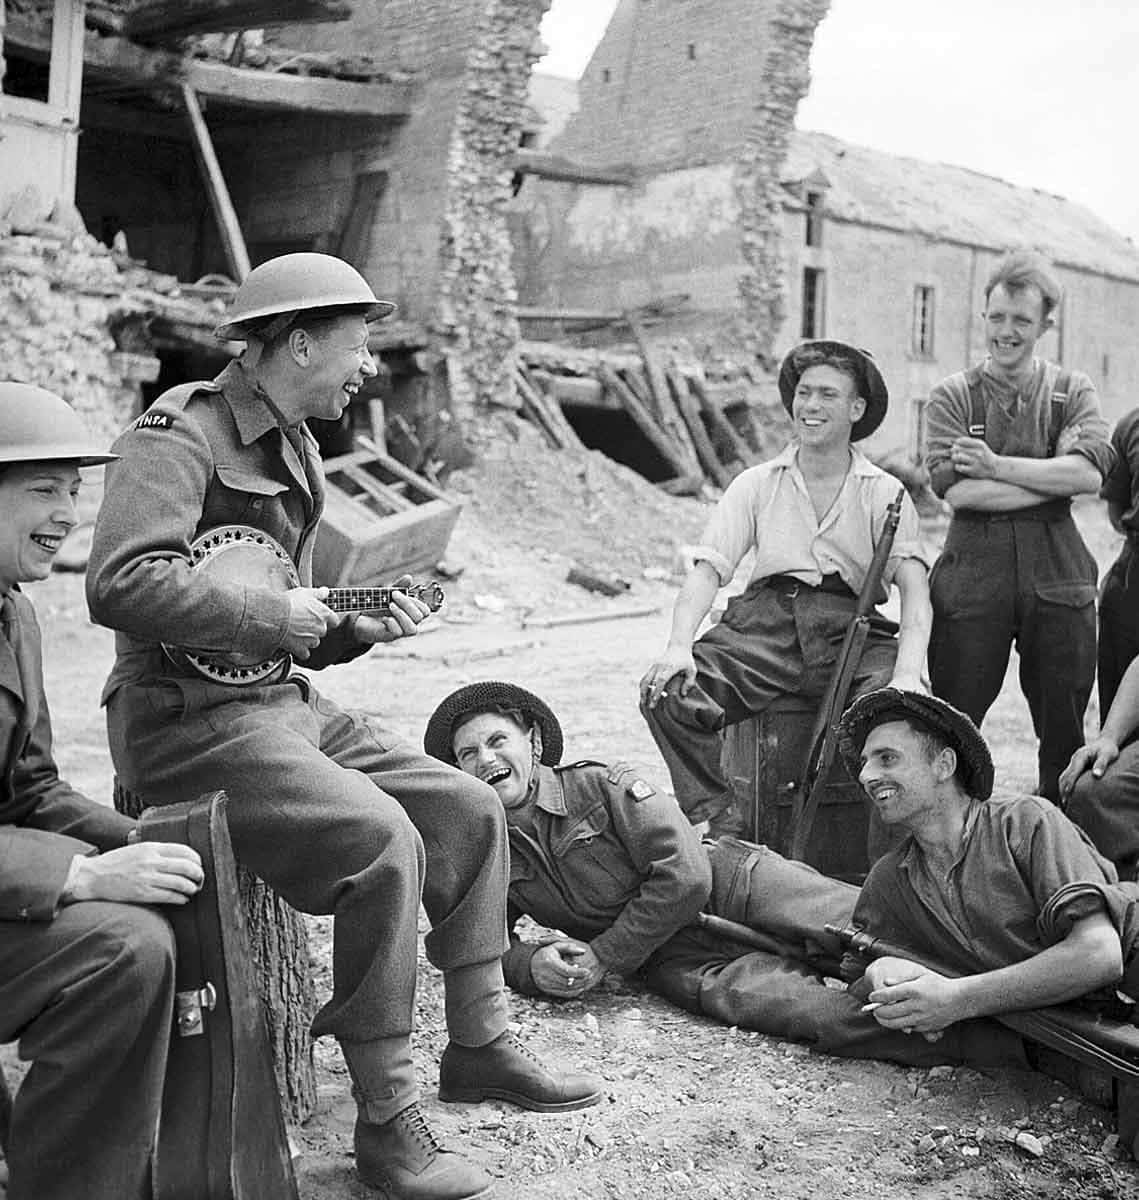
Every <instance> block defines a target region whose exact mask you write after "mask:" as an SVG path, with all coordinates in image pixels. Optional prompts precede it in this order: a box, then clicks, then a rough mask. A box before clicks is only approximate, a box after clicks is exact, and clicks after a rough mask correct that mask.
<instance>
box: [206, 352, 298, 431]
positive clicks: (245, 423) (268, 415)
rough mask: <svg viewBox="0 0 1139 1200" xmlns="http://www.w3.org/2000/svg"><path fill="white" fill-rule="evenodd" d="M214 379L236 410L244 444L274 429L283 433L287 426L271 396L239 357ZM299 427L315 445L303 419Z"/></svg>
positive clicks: (227, 400) (235, 417)
mask: <svg viewBox="0 0 1139 1200" xmlns="http://www.w3.org/2000/svg"><path fill="white" fill-rule="evenodd" d="M214 382H215V383H217V384H218V385H219V387H220V388H221V394H222V396H223V397H224V398H225V402H226V404H228V405H229V410H230V412H232V413H233V421H234V424H235V425H236V426H237V436H238V437H239V438H240V439H241V444H242V445H243V446H249V445H252V444H253V443H254V442H255V441H257V439H258V438H260V437H264V436H265V434H267V433H268V432H269V431H270V430H272V429H279V430H281V433H282V434H283V433H284V431H285V427H284V426H283V425H282V424H281V422H280V419H279V417H278V415H277V412H276V411H275V409H274V407H273V405H272V403H271V401H270V400H269V398H268V396H266V394H265V392H264V391H262V389H261V388H259V387H258V386H257V385H256V384H255V383H254V382H253V381H252V380H251V379H250V378H249V375H248V374H247V373H246V371H245V368H244V367H243V366H242V365H241V363H239V362H238V361H236V360H234V361H233V362H231V363H229V364H228V365H227V366H226V368H225V370H223V371H222V373H221V374H220V375H219V376H218V377H217V379H216V380H215V381H214ZM298 428H299V429H300V431H301V437H303V438H304V440H305V442H306V443H310V444H311V445H312V446H313V447H315V446H316V439H315V438H314V437H313V436H312V433H311V432H310V431H309V428H308V426H307V425H306V424H305V423H304V421H302V422H301V423H300V425H299V426H298Z"/></svg>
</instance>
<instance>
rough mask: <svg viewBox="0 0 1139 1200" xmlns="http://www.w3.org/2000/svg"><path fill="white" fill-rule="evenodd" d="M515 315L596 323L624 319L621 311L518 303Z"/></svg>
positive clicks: (611, 322) (602, 323) (521, 319)
mask: <svg viewBox="0 0 1139 1200" xmlns="http://www.w3.org/2000/svg"><path fill="white" fill-rule="evenodd" d="M515 316H517V318H518V319H519V320H520V321H575V322H576V321H581V322H586V323H588V324H596V325H613V324H616V322H618V321H623V320H624V319H625V318H624V315H623V314H622V313H619V312H603V311H601V310H599V309H597V310H595V309H592V308H533V307H527V306H526V305H520V306H519V307H518V309H517V310H516V311H515Z"/></svg>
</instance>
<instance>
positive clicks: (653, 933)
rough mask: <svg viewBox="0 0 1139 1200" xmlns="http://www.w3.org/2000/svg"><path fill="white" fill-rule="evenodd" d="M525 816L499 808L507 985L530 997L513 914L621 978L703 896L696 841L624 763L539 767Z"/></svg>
mask: <svg viewBox="0 0 1139 1200" xmlns="http://www.w3.org/2000/svg"><path fill="white" fill-rule="evenodd" d="M526 812H527V813H528V817H527V818H524V819H521V820H520V818H519V815H518V813H516V812H512V811H511V810H507V814H506V820H507V826H508V828H509V834H510V888H509V892H508V907H507V921H508V924H509V926H510V929H511V931H512V932H511V939H510V942H511V944H510V948H509V949H508V950H507V952H506V955H505V956H504V958H503V972H504V974H505V976H506V981H507V983H509V984H510V986H511V987H513V988H514V989H515V990H516V991H520V992H524V993H529V994H534V993H536V991H537V989H536V988H535V986H534V983H533V980H532V978H531V975H530V959H531V958H532V957H533V956H534V954H535V952H536V951H537V950H538V949H539V948H540V944H539V943H533V942H523V941H521V940H520V939H519V938H518V937H517V935H516V934H514V932H513V929H514V926H515V924H516V922H517V921H518V919H519V918H520V917H521V916H522V915H523V914H528V915H529V916H531V917H533V918H534V919H535V920H537V921H539V922H541V923H542V924H543V925H546V926H548V927H549V928H551V929H560V930H562V931H563V932H565V933H567V934H569V935H570V936H571V937H575V938H578V939H580V940H582V941H587V942H589V943H590V945H591V947H592V949H593V951H594V953H595V954H596V955H597V957H598V958H599V959H600V960H601V961H602V962H603V963H604V964H605V966H606V967H608V968H609V969H610V970H614V971H619V972H625V973H628V972H631V971H634V970H636V969H637V968H638V967H639V966H641V965H642V963H644V961H645V960H646V959H647V958H648V957H649V956H650V955H651V954H652V952H653V951H654V950H656V949H657V948H658V947H659V946H661V945H662V944H663V943H664V942H666V941H667V940H668V939H669V938H670V937H672V935H673V934H674V933H675V932H676V931H677V929H679V928H680V927H681V926H683V925H686V924H687V923H688V922H689V921H691V920H692V919H693V917H695V916H696V914H697V913H698V912H700V910H701V909H702V908H703V906H704V905H705V903H706V902H707V900H708V898H709V896H710V894H711V890H712V869H711V866H710V865H709V861H708V855H707V852H706V851H705V848H704V846H703V845H702V844H701V842H700V839H699V837H698V836H697V835H696V833H695V832H694V830H693V829H692V826H691V825H689V823H688V820H687V818H686V817H685V816H684V814H683V813H682V812H681V811H680V809H679V808H678V807H677V805H676V801H675V800H673V799H672V797H671V796H665V795H663V794H662V793H660V792H658V791H656V789H655V788H653V787H652V786H651V785H650V784H649V783H647V782H646V781H645V780H644V779H642V778H641V777H640V775H639V774H638V772H637V770H636V768H635V767H632V766H630V765H629V764H628V763H617V764H615V765H613V766H606V765H605V764H603V763H597V762H591V761H582V762H576V763H571V764H568V765H565V766H560V767H547V766H539V767H538V768H537V788H536V792H535V795H534V797H533V801H532V803H531V804H530V805H528V806H527V809H526Z"/></svg>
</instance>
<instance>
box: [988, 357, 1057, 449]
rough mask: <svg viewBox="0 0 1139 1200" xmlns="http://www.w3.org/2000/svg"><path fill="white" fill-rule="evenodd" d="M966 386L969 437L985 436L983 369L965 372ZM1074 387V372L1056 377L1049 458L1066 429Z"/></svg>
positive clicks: (1049, 425) (1053, 389)
mask: <svg viewBox="0 0 1139 1200" xmlns="http://www.w3.org/2000/svg"><path fill="white" fill-rule="evenodd" d="M965 386H966V387H967V388H968V389H969V436H970V437H976V438H983V437H984V436H985V398H984V395H983V393H982V391H981V368H980V367H979V366H976V367H970V368H969V370H968V371H966V372H965ZM1071 387H1072V372H1071V371H1069V370H1067V369H1064V370H1062V371H1061V372H1060V374H1059V375H1058V376H1057V377H1056V383H1055V385H1054V386H1053V388H1052V403H1051V405H1050V406H1049V409H1050V413H1049V420H1048V457H1049V458H1052V457H1053V456H1054V455H1055V453H1056V446H1057V445H1058V444H1059V441H1060V433H1061V431H1062V430H1063V428H1064V417H1065V415H1066V413H1067V411H1068V393H1069V391H1070V390H1071Z"/></svg>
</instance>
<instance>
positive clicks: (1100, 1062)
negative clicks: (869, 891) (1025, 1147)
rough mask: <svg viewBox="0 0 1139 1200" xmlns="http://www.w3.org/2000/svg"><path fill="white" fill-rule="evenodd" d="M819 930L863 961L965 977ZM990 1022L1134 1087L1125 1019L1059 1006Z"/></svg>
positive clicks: (1137, 1058)
mask: <svg viewBox="0 0 1139 1200" xmlns="http://www.w3.org/2000/svg"><path fill="white" fill-rule="evenodd" d="M825 929H826V931H827V933H829V934H833V935H834V936H835V937H837V938H838V939H839V941H840V942H841V943H842V945H843V947H844V949H846V950H848V951H852V952H853V953H855V954H858V955H861V956H862V957H863V958H904V959H907V960H909V961H910V962H913V963H917V965H918V966H919V967H925V968H926V970H928V971H936V972H937V974H938V975H944V976H945V977H946V978H947V979H960V978H961V976H962V975H964V974H966V972H964V971H955V970H952V969H951V968H948V967H946V966H945V965H944V964H942V963H937V962H934V961H933V960H932V959H930V958H927V957H925V956H924V955H921V954H915V953H914V952H913V951H912V950H907V949H906V948H905V947H904V946H896V945H894V944H893V943H891V942H887V941H885V940H883V939H882V938H876V937H874V936H873V934H869V933H867V932H866V931H865V930H863V929H856V928H854V927H853V926H846V927H845V928H844V927H842V926H839V925H827V926H825ZM993 1020H996V1021H1000V1023H1001V1024H1002V1025H1007V1026H1008V1028H1009V1029H1012V1030H1014V1031H1015V1032H1016V1033H1019V1034H1020V1035H1021V1037H1026V1038H1030V1039H1031V1040H1032V1041H1034V1042H1039V1043H1040V1044H1041V1045H1044V1046H1048V1047H1050V1048H1051V1049H1053V1050H1058V1051H1059V1052H1060V1053H1061V1054H1064V1055H1066V1056H1067V1057H1069V1058H1074V1059H1076V1061H1077V1062H1080V1063H1083V1065H1084V1066H1087V1067H1092V1068H1094V1069H1096V1070H1099V1071H1105V1072H1106V1073H1107V1074H1109V1075H1111V1076H1112V1077H1113V1078H1115V1079H1118V1080H1120V1081H1122V1082H1125V1083H1127V1084H1129V1085H1130V1086H1131V1087H1132V1088H1135V1087H1137V1086H1139V1028H1136V1027H1135V1026H1134V1025H1133V1024H1131V1022H1130V1021H1119V1020H1115V1019H1113V1018H1111V1017H1106V1016H1103V1015H1093V1014H1092V1013H1086V1012H1083V1011H1081V1010H1080V1009H1078V1008H1074V1007H1071V1006H1070V1005H1060V1004H1052V1005H1049V1006H1048V1007H1047V1008H1035V1009H1026V1010H1024V1011H1021V1012H1005V1013H993ZM1093 1038H1094V1039H1095V1040H1094V1041H1093V1040H1092V1039H1093Z"/></svg>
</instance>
